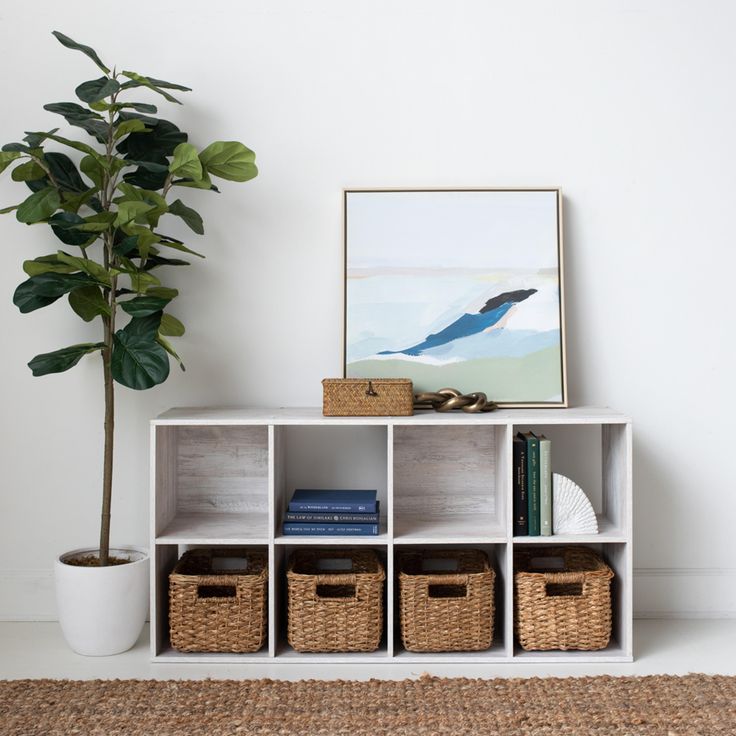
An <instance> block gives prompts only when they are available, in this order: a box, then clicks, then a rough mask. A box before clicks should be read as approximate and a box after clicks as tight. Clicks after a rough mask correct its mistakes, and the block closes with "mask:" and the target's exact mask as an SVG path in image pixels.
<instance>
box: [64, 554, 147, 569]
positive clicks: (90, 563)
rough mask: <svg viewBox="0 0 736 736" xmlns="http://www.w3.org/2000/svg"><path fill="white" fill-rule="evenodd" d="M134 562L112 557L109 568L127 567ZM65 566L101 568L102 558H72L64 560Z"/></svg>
mask: <svg viewBox="0 0 736 736" xmlns="http://www.w3.org/2000/svg"><path fill="white" fill-rule="evenodd" d="M129 562H133V560H129V559H127V558H126V557H113V556H112V555H110V557H108V558H107V566H108V567H109V566H112V565H127V564H128V563H129ZM64 564H65V565H74V567H100V558H99V557H95V556H94V555H81V556H79V557H70V558H69V559H66V560H64Z"/></svg>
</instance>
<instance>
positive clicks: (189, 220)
mask: <svg viewBox="0 0 736 736" xmlns="http://www.w3.org/2000/svg"><path fill="white" fill-rule="evenodd" d="M169 212H170V213H171V214H172V215H176V216H177V217H181V219H182V220H184V222H185V223H186V224H187V225H188V226H189V228H190V229H192V230H193V231H194V232H195V233H197V234H198V235H204V223H203V222H202V217H201V216H200V214H199V213H198V212H197V211H196V210H193V209H192V208H191V207H187V206H186V205H185V204H184V203H183V202H182V201H181V200H180V199H177V200H175V201H174V202H172V203H171V204H170V205H169Z"/></svg>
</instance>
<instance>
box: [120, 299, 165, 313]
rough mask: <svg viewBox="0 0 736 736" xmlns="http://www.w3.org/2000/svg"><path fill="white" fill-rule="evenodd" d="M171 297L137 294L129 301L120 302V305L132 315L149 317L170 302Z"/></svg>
mask: <svg viewBox="0 0 736 736" xmlns="http://www.w3.org/2000/svg"><path fill="white" fill-rule="evenodd" d="M169 301H170V300H169V299H162V298H161V297H158V296H148V295H144V296H137V297H135V298H133V299H130V300H129V301H127V302H120V307H121V308H122V309H123V311H124V312H127V313H128V314H129V315H130V316H131V317H148V316H149V315H151V314H155V313H156V312H160V311H161V310H163V308H164V307H165V306H166V305H167V304H168V303H169Z"/></svg>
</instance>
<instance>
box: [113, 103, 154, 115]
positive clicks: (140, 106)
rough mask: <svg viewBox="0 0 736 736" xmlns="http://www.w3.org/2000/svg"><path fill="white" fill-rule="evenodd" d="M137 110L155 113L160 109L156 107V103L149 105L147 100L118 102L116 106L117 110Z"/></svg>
mask: <svg viewBox="0 0 736 736" xmlns="http://www.w3.org/2000/svg"><path fill="white" fill-rule="evenodd" d="M126 108H127V109H129V110H137V111H138V112H145V113H150V114H151V115H155V114H156V113H157V112H158V110H157V109H156V105H149V104H148V103H147V102H125V103H122V104H120V103H118V104H117V105H116V106H115V109H117V110H124V109H126Z"/></svg>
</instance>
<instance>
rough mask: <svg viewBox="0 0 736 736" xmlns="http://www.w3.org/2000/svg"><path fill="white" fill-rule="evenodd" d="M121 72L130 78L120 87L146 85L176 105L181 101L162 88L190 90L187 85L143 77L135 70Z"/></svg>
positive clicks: (127, 87)
mask: <svg viewBox="0 0 736 736" xmlns="http://www.w3.org/2000/svg"><path fill="white" fill-rule="evenodd" d="M121 74H122V75H123V76H124V77H127V78H128V79H129V80H130V81H129V82H125V84H123V85H122V87H121V89H131V88H133V87H148V88H149V89H152V90H153V91H154V92H158V94H160V95H161V96H162V97H163V98H164V99H166V100H168V101H169V102H175V103H176V104H177V105H180V104H181V102H179V100H177V99H176V97H174V96H172V95H170V94H169V93H168V92H166V91H165V89H164V88H167V89H178V90H182V91H183V92H190V91H191V90H190V88H189V87H184V86H182V85H180V84H172V83H171V82H164V81H162V80H161V79H154V78H152V77H144V76H143V75H142V74H138V73H137V72H129V71H123V72H121Z"/></svg>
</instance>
